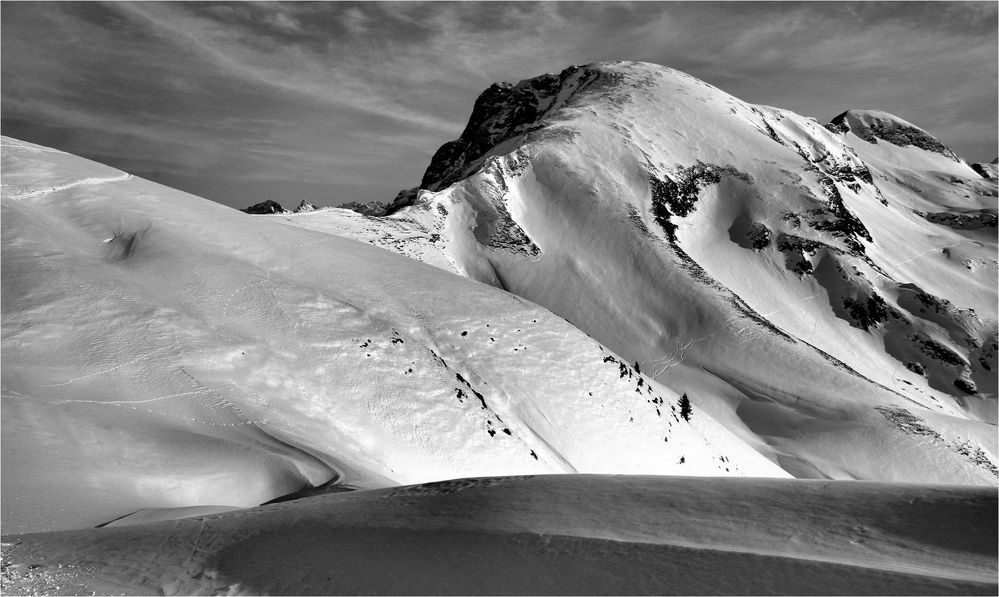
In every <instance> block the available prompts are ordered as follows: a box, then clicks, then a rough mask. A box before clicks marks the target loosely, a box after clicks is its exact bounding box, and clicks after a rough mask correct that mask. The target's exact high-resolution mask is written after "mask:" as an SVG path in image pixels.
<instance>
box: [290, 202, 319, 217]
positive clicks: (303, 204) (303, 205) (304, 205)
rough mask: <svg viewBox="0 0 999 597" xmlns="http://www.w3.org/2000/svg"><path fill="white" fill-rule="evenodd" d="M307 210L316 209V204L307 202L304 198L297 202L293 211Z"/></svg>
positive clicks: (298, 212)
mask: <svg viewBox="0 0 999 597" xmlns="http://www.w3.org/2000/svg"><path fill="white" fill-rule="evenodd" d="M307 211H316V206H315V205H313V204H311V203H309V202H308V201H306V200H305V199H302V202H301V203H299V204H298V207H296V208H295V213H297V214H300V213H302V212H307Z"/></svg>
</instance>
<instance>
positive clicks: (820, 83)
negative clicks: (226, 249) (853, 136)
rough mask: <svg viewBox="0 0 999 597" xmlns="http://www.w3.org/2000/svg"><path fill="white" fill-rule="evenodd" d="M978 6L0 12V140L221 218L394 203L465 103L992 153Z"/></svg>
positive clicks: (298, 6) (997, 88)
mask: <svg viewBox="0 0 999 597" xmlns="http://www.w3.org/2000/svg"><path fill="white" fill-rule="evenodd" d="M997 8H999V4H997V3H995V2H971V3H963V2H953V3H951V2H946V3H935V2H905V3H882V2H876V3H851V2H830V3H825V2H803V3H797V2H781V3H764V2H747V3H742V2H691V3H687V2H664V3H659V2H637V3H628V2H584V3H576V2H537V3H535V2H488V3H486V2H431V3H419V2H402V3H393V2H361V3H355V2H328V3H327V2H309V3H306V2H302V3H299V2H247V3H207V2H169V3H157V2H137V3H132V2H109V3H103V2H81V3H76V2H10V1H7V2H2V3H0V30H2V36H0V62H2V66H0V96H2V98H0V132H2V133H3V134H4V135H9V136H12V137H15V138H19V139H22V140H25V141H31V142H34V143H39V144H42V145H48V146H51V147H56V148H58V149H62V150H65V151H69V152H71V153H75V154H78V155H82V156H84V157H87V158H90V159H93V160H97V161H99V162H103V163H106V164H109V165H111V166H114V167H117V168H120V169H123V170H126V171H128V172H131V173H133V174H135V175H137V176H141V177H144V178H148V179H151V180H154V181H156V182H160V183H163V184H166V185H169V186H172V187H176V188H180V189H182V190H185V191H188V192H191V193H194V194H197V195H201V196H202V197H205V198H208V199H212V200H214V201H218V202H220V203H223V204H226V205H229V206H233V207H246V206H248V205H251V204H254V203H257V202H260V201H264V200H266V199H273V200H276V201H278V202H279V203H281V204H282V205H284V206H285V207H294V206H296V205H298V203H299V202H300V201H301V200H302V199H306V200H308V201H310V202H312V203H314V204H316V205H339V204H341V203H345V202H348V201H360V202H367V201H381V202H390V201H391V200H392V199H393V198H394V197H395V195H396V193H397V192H398V191H399V190H400V189H403V188H409V187H413V186H416V185H417V184H419V182H420V178H421V176H422V174H423V171H424V170H425V169H426V167H427V165H428V164H429V162H430V158H431V157H432V156H433V153H434V152H435V151H436V150H437V148H438V147H439V146H440V145H441V144H443V143H445V142H446V141H449V140H451V139H454V138H456V137H457V136H458V135H459V134H460V133H461V130H462V129H463V128H464V125H465V122H466V121H467V119H468V117H469V115H470V114H471V110H472V105H473V103H474V101H475V98H476V97H477V96H478V95H479V93H481V92H482V91H483V90H484V89H486V88H487V87H488V86H489V85H490V84H491V83H493V82H495V81H510V82H516V81H519V80H522V79H527V78H531V77H534V76H537V75H540V74H544V73H546V72H559V71H561V70H563V69H564V68H565V67H567V66H570V65H573V64H586V63H590V62H596V61H604V60H637V61H645V62H654V63H658V64H662V65H666V66H670V67H673V68H676V69H679V70H682V71H684V72H687V73H689V74H691V75H693V76H695V77H698V78H700V79H703V80H704V81H707V82H708V83H711V84H713V85H715V86H716V87H719V88H721V89H723V90H725V91H727V92H729V93H731V94H733V95H735V96H736V97H738V98H740V99H742V100H745V101H748V102H751V103H756V104H766V105H771V106H776V107H780V108H786V109H790V110H793V111H795V112H798V113H800V114H803V115H806V116H811V117H814V118H817V119H818V120H820V121H822V122H826V121H828V120H830V119H831V118H832V117H834V116H835V115H837V114H839V113H841V112H843V111H844V110H847V109H853V108H857V109H873V110H883V111H886V112H891V113H893V114H895V115H897V116H900V117H902V118H903V119H905V120H908V121H909V122H912V123H913V124H916V125H917V126H920V127H922V128H923V129H925V130H927V131H928V132H930V133H931V134H933V135H934V136H936V137H937V138H939V139H940V140H941V141H942V142H943V143H944V144H946V145H948V146H950V147H951V148H952V149H954V150H955V151H956V152H957V153H958V155H960V156H962V157H963V158H965V159H967V160H968V161H969V162H977V161H991V160H992V159H993V158H995V157H996V155H997V153H999V150H997V136H999V132H997V130H999V129H997V127H999V124H997V111H999V58H997V53H999V41H997V40H999V37H997V20H999V14H997Z"/></svg>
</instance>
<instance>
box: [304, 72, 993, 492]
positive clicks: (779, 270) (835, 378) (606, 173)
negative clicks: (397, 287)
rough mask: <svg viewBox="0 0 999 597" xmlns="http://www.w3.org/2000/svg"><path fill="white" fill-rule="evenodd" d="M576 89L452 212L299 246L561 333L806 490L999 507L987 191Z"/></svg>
mask: <svg viewBox="0 0 999 597" xmlns="http://www.w3.org/2000/svg"><path fill="white" fill-rule="evenodd" d="M584 70H586V74H585V76H584V78H585V79H587V80H593V81H594V82H593V83H591V84H590V85H589V86H587V87H582V88H578V89H575V90H574V94H573V95H572V96H571V97H569V98H568V99H566V98H562V96H561V95H559V97H560V98H561V99H560V101H561V102H562V105H561V107H560V108H559V109H557V110H554V111H550V112H548V113H546V114H545V115H544V117H543V118H542V120H541V121H540V122H539V123H537V124H536V125H534V126H531V127H528V131H527V132H525V133H523V134H519V135H515V136H514V137H512V138H510V139H507V140H506V141H503V142H502V143H500V144H499V145H497V146H495V147H494V148H493V149H492V150H491V151H489V152H488V153H487V154H486V155H485V156H483V157H482V158H480V159H479V160H478V161H477V162H475V163H473V164H472V165H471V166H470V167H468V168H467V169H466V172H465V178H464V179H463V180H460V181H459V182H457V183H455V184H453V185H451V186H449V187H448V188H444V189H442V190H440V191H438V192H436V193H434V192H429V191H421V192H420V194H419V197H418V198H417V199H416V202H415V204H414V205H413V206H411V207H407V208H405V209H403V210H401V211H399V212H397V213H395V214H393V215H392V216H390V217H388V218H382V219H378V218H363V217H361V216H357V215H356V214H348V213H347V212H344V211H343V210H329V211H326V212H322V213H316V214H313V215H307V216H302V217H298V218H294V219H292V220H291V221H290V223H291V224H293V225H297V226H302V227H308V228H309V229H313V230H326V231H328V232H330V233H332V234H339V235H344V236H349V237H353V238H358V239H359V240H364V241H365V242H369V243H372V244H375V245H377V246H381V247H383V248H386V249H389V250H394V251H397V252H401V253H403V254H406V255H409V256H413V257H416V258H421V257H420V255H426V256H427V257H424V258H423V259H425V260H426V261H427V262H428V263H433V264H435V265H438V266H440V267H443V268H445V269H450V270H452V271H459V272H461V273H463V274H465V275H467V276H468V277H471V278H473V279H477V280H481V281H483V282H485V283H489V284H493V285H495V286H498V287H501V288H504V289H507V290H509V291H511V292H513V293H515V294H517V295H519V296H522V297H524V298H527V299H529V300H531V301H534V302H536V303H538V304H541V305H543V306H545V307H547V308H549V309H551V310H552V311H553V312H555V313H557V314H558V315H561V316H562V317H565V318H566V319H568V320H569V321H571V322H572V323H573V324H574V325H576V326H577V327H579V328H580V329H581V330H583V331H585V332H586V333H587V334H589V335H590V336H592V337H593V338H595V339H597V340H599V341H600V342H602V343H603V344H604V345H605V346H607V347H609V348H611V349H613V350H615V351H616V352H617V353H619V354H621V355H623V356H624V357H625V358H626V359H627V360H628V361H629V362H638V363H639V364H640V366H641V368H642V370H643V371H645V372H647V373H649V374H651V375H653V376H654V377H655V378H656V380H657V381H659V382H661V383H662V384H664V385H665V386H666V387H669V388H671V389H673V390H674V391H676V392H678V393H688V394H689V395H691V396H698V397H700V398H701V401H702V407H703V408H704V409H706V410H708V411H709V412H710V413H711V414H712V415H714V416H715V417H716V418H717V419H718V420H719V421H722V422H723V423H724V424H725V425H726V426H728V427H729V428H730V429H732V430H733V431H734V432H736V433H737V434H739V435H740V436H741V437H742V438H743V439H745V440H746V441H747V442H750V443H752V444H753V445H755V446H758V447H760V449H761V450H762V451H763V453H765V454H767V455H768V456H769V457H770V458H772V459H773V460H774V461H776V462H778V463H780V465H781V466H782V467H784V468H785V469H786V470H787V471H789V472H791V473H793V474H794V475H795V476H799V477H819V478H822V477H826V478H841V479H879V480H886V481H888V480H896V481H916V482H946V483H952V482H956V483H974V484H986V485H994V484H995V483H996V481H997V469H996V462H997V457H996V455H997V435H996V372H997V370H999V366H997V361H996V352H997V335H996V330H997V320H996V285H997V264H996V257H997V255H996V227H995V220H996V195H997V191H996V189H997V186H996V181H995V180H994V179H992V180H987V179H984V178H982V176H980V175H979V174H978V173H977V172H975V171H974V170H972V169H971V168H970V167H969V166H968V165H967V164H965V163H963V162H961V161H959V160H957V159H955V158H953V157H950V156H948V155H944V154H941V153H934V152H932V151H927V150H924V149H922V148H920V147H916V146H911V145H909V146H898V145H895V144H892V143H889V142H887V141H884V140H881V141H877V139H875V142H870V141H867V140H864V139H861V138H859V137H857V136H856V135H855V134H854V132H853V131H848V132H845V133H843V132H839V133H837V132H835V131H833V130H829V129H827V128H825V127H823V126H822V125H820V124H819V123H818V122H816V121H814V120H812V119H808V118H804V117H801V116H798V115H796V114H794V113H791V112H788V111H786V110H778V109H775V108H770V107H766V106H753V105H750V104H747V103H745V102H742V101H740V100H738V99H737V98H734V97H732V96H731V95H728V94H727V93H724V92H723V91H721V90H719V89H717V88H715V87H712V86H711V85H708V84H706V83H704V82H703V81H699V80H697V79H694V78H692V77H690V76H688V75H686V74H684V73H681V72H678V71H675V70H672V69H667V68H663V67H660V66H656V65H650V64H636V63H615V64H600V65H595V66H589V67H584ZM580 72H582V71H579V72H577V73H575V74H573V75H572V76H571V77H570V78H569V79H570V80H572V79H573V77H575V78H579V77H580ZM566 85H567V86H569V83H566ZM848 114H849V118H848V119H847V121H848V122H853V123H854V125H855V128H857V130H858V131H859V130H860V129H859V128H858V127H859V124H858V123H860V124H864V126H868V125H872V126H874V125H877V126H887V125H885V123H889V124H891V125H892V126H896V127H900V128H902V129H905V127H910V128H911V127H912V126H913V125H911V124H910V123H907V122H905V121H903V120H901V119H895V118H894V117H892V116H891V115H888V114H884V113H881V112H863V111H851V112H849V113H848ZM905 130H908V129H905ZM861 134H864V133H863V132H861ZM921 134H925V133H921ZM705 173H707V174H705ZM696 176H701V178H700V179H697V178H696ZM684 181H694V182H692V183H691V184H689V185H688V188H693V189H694V194H693V198H692V199H691V200H690V205H689V206H688V211H687V213H686V214H685V215H682V216H681V215H678V214H676V213H674V214H673V215H672V216H671V217H670V218H669V224H670V225H672V226H673V227H675V233H674V234H675V240H671V239H670V238H669V231H668V230H667V229H666V228H664V226H663V225H662V223H661V222H660V221H659V220H658V218H657V207H656V202H657V201H660V204H662V199H661V197H662V195H664V194H668V193H663V192H662V191H661V190H660V189H661V188H666V183H676V184H677V185H678V186H682V185H683V183H684ZM657 185H658V188H657ZM667 201H668V200H667ZM676 203H677V202H675V201H674V203H673V204H671V205H670V209H671V210H672V211H673V212H677V211H678V209H677V207H676ZM362 222H363V224H362ZM990 222H991V223H990ZM867 236H869V237H870V239H868V238H867ZM431 241H432V242H431ZM420 243H423V245H424V246H423V247H419V244H420ZM761 443H762V444H765V445H763V446H760V444H761Z"/></svg>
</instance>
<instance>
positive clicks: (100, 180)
mask: <svg viewBox="0 0 999 597" xmlns="http://www.w3.org/2000/svg"><path fill="white" fill-rule="evenodd" d="M130 178H132V175H131V174H129V173H127V172H123V173H122V174H120V175H118V176H105V177H92V178H83V179H80V180H76V181H73V182H68V183H66V184H61V185H57V186H54V187H49V188H47V189H39V190H37V191H28V192H25V193H12V194H4V199H10V200H12V201H24V200H25V199H34V198H35V197H44V196H45V195H51V194H53V193H58V192H60V191H65V190H67V189H72V188H75V187H80V186H88V185H98V184H104V183H113V182H122V181H125V180H128V179H130Z"/></svg>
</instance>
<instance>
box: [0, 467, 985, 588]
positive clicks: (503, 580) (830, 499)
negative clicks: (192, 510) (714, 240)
mask: <svg viewBox="0 0 999 597" xmlns="http://www.w3.org/2000/svg"><path fill="white" fill-rule="evenodd" d="M996 508H997V502H996V491H995V489H994V488H984V487H977V488H973V487H955V486H951V487H930V486H924V485H905V484H883V483H871V482H852V481H803V480H781V479H722V478H715V479H705V478H691V477H670V478H665V477H646V476H603V475H593V476H590V475H555V476H535V477H499V478H479V479H461V480H455V481H445V482H440V483H433V484H428V485H415V486H409V487H396V488H389V489H378V490H367V491H357V492H351V493H339V494H333V495H327V496H322V497H314V498H308V499H303V500H297V501H293V502H286V503H281V504H275V505H271V506H264V507H261V508H253V509H249V510H242V511H238V512H229V513H224V514H219V515H214V516H205V517H200V518H191V519H185V520H176V521H167V522H159V523H149V524H139V525H135V526H125V527H112V528H103V529H87V530H77V531H64V532H58V533H42V534H31V535H19V536H12V537H5V538H4V546H3V581H4V582H3V585H4V590H5V592H7V593H10V594H46V595H63V594H91V593H92V592H96V593H97V594H129V595H131V594H138V595H153V594H165V595H177V594H180V595H212V594H214V595H219V594H227V595H260V594H272V595H274V594H276V595H337V594H347V595H351V594H438V595H443V594H464V595H472V594H494V595H503V594H527V595H544V594H576V595H585V594H605V595H618V594H628V595H640V594H659V595H684V594H686V595H698V594H743V595H747V594H748V595H756V594H797V595H808V594H824V595H835V594H848V595H849V594H852V595H893V594H894V595H923V594H931V595H946V594H958V595H994V594H995V593H996V590H997V583H996V555H997V553H996V522H997V521H996Z"/></svg>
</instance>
